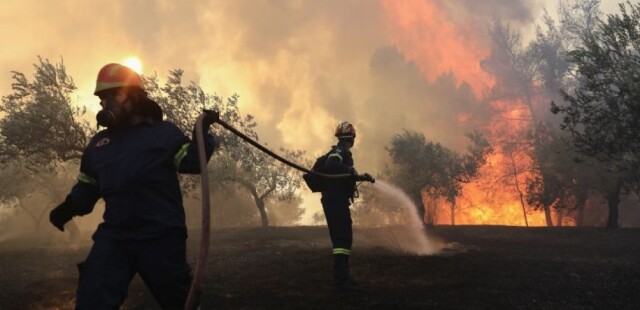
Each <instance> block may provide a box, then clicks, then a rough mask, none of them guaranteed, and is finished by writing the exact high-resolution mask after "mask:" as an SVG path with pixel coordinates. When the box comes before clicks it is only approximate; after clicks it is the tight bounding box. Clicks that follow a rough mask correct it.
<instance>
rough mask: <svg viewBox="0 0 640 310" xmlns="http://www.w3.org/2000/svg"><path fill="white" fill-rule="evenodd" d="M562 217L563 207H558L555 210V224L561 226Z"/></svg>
mask: <svg viewBox="0 0 640 310" xmlns="http://www.w3.org/2000/svg"><path fill="white" fill-rule="evenodd" d="M563 219H564V209H558V210H557V211H556V226H558V227H560V226H562V220H563Z"/></svg>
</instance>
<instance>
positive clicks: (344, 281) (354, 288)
mask: <svg viewBox="0 0 640 310" xmlns="http://www.w3.org/2000/svg"><path fill="white" fill-rule="evenodd" d="M333 281H334V284H335V290H336V291H340V292H359V291H361V290H362V289H361V288H360V286H359V285H358V284H357V283H356V282H354V281H353V280H351V278H350V277H349V255H345V254H334V255H333Z"/></svg>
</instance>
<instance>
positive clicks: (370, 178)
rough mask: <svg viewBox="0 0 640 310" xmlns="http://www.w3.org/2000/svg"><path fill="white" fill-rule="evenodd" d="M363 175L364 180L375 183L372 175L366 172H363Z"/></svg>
mask: <svg viewBox="0 0 640 310" xmlns="http://www.w3.org/2000/svg"><path fill="white" fill-rule="evenodd" d="M363 176H364V177H365V181H367V182H371V183H375V182H376V179H374V178H373V176H371V175H370V174H368V173H365V174H364V175H363Z"/></svg>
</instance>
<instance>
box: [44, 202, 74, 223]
mask: <svg viewBox="0 0 640 310" xmlns="http://www.w3.org/2000/svg"><path fill="white" fill-rule="evenodd" d="M74 215H75V212H74V207H73V204H72V203H71V198H70V197H69V196H67V199H65V200H64V202H63V203H61V204H60V205H58V206H57V207H55V208H53V210H51V212H50V213H49V221H50V222H51V224H53V226H55V227H56V228H58V229H59V230H60V231H64V224H66V223H67V222H68V221H70V220H71V219H72V218H73V216H74Z"/></svg>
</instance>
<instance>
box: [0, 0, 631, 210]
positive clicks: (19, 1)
mask: <svg viewBox="0 0 640 310" xmlns="http://www.w3.org/2000/svg"><path fill="white" fill-rule="evenodd" d="M632 2H633V3H637V1H632ZM617 3H618V1H609V0H603V1H602V9H603V11H605V12H617ZM544 8H547V9H548V11H549V12H551V13H552V15H553V12H555V11H556V8H557V1H552V0H484V1H477V0H456V1H436V0H406V1H392V0H326V1H311V0H308V1H303V0H271V1H267V0H235V1H223V0H209V1H204V0H186V1H170V0H158V1H151V0H130V1H124V0H123V1H117V0H109V1H105V0H96V1H79V0H60V1H36V0H5V1H3V5H2V6H1V7H0V40H1V41H2V42H3V44H2V52H1V54H0V55H1V56H0V95H6V94H8V93H9V92H10V86H11V73H10V71H19V72H23V73H25V74H27V76H29V77H30V76H32V74H33V67H32V64H33V63H36V62H37V57H38V56H41V57H43V58H47V59H49V60H50V61H52V62H59V61H60V60H61V59H63V60H64V63H65V65H66V68H67V72H68V73H69V74H70V75H71V76H72V77H73V78H74V80H75V82H76V85H77V87H78V92H77V101H78V103H80V104H84V105H86V106H87V107H88V108H89V110H90V111H93V112H96V111H97V110H98V109H99V105H98V100H97V99H96V98H95V97H93V96H92V95H91V94H92V91H93V88H94V85H95V76H96V73H97V72H98V70H99V69H100V68H101V67H102V66H103V65H105V64H107V63H111V62H123V61H125V59H127V58H129V57H137V58H138V59H140V61H141V64H142V73H143V74H145V75H151V74H154V73H157V75H158V76H159V77H160V78H161V79H162V78H163V77H166V76H167V73H168V71H169V70H171V69H176V68H181V69H184V70H185V78H186V80H191V81H194V82H196V83H198V84H200V85H201V86H202V88H203V89H204V90H205V91H207V92H209V93H216V94H218V95H221V96H225V97H226V96H230V95H232V94H234V93H237V94H239V95H240V109H241V112H243V113H250V114H253V115H254V116H255V117H256V121H257V122H258V125H259V126H258V128H257V130H258V133H259V135H260V137H261V141H264V142H267V143H268V144H269V145H271V146H274V147H278V146H283V147H287V148H293V149H302V150H305V151H307V153H308V154H309V155H310V156H311V157H315V156H316V155H319V154H320V153H323V152H326V151H327V150H328V148H329V147H330V146H331V145H332V144H333V143H334V138H333V136H332V132H333V129H334V126H335V125H336V124H337V123H338V122H340V121H342V120H347V121H350V122H352V123H353V124H354V125H355V127H356V130H357V132H358V141H357V142H356V146H355V148H354V157H355V160H356V166H357V168H358V170H359V171H361V172H364V171H369V172H373V173H376V172H378V171H379V170H380V167H382V165H383V164H384V162H385V158H386V157H385V155H386V151H385V148H384V147H385V145H386V144H387V143H388V142H389V140H390V138H391V137H392V136H393V135H394V134H397V133H400V132H402V130H414V131H419V132H422V133H423V134H424V135H425V137H426V138H427V139H429V140H434V141H438V142H441V143H442V144H444V145H445V146H448V147H451V148H454V149H457V150H462V149H463V148H464V146H465V143H466V140H465V137H464V135H465V133H467V132H469V131H470V130H472V129H474V128H476V127H477V126H480V125H481V124H482V122H483V121H484V116H483V115H484V113H483V111H479V109H481V107H482V105H480V104H479V102H481V101H482V100H483V99H484V98H485V96H486V94H487V92H488V90H489V89H490V88H491V86H492V85H493V83H494V81H493V77H492V76H491V75H489V74H488V73H486V72H485V71H483V70H482V68H481V67H480V63H479V61H478V60H480V59H483V58H484V57H487V56H488V55H489V54H490V52H491V44H490V42H489V34H488V31H487V25H488V23H490V22H491V21H494V20H495V19H496V18H497V19H500V20H502V21H505V22H509V23H510V24H511V25H513V26H514V27H515V28H516V29H520V30H521V31H523V32H524V36H525V38H526V37H527V36H530V34H531V33H532V31H533V29H534V27H535V24H536V23H537V22H539V21H540V16H541V15H542V14H543V9H544ZM309 199H317V197H316V198H308V199H305V201H306V202H308V201H309ZM316 208H317V206H316Z"/></svg>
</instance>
